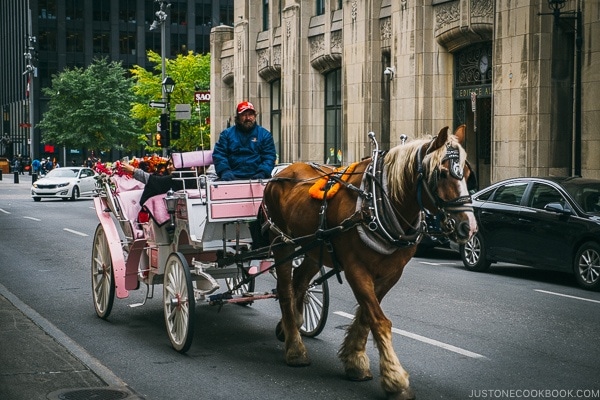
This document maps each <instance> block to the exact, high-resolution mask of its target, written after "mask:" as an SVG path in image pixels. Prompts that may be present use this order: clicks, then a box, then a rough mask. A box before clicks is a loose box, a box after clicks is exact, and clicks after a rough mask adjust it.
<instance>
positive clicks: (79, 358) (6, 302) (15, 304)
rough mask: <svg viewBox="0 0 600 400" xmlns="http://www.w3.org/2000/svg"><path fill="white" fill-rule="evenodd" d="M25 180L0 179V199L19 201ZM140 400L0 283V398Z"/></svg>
mask: <svg viewBox="0 0 600 400" xmlns="http://www.w3.org/2000/svg"><path fill="white" fill-rule="evenodd" d="M31 180H32V176H31V175H29V174H25V175H19V176H15V175H14V174H12V173H10V174H2V179H1V180H0V198H11V197H13V196H14V197H16V196H23V193H24V189H26V190H27V189H29V187H30V185H31ZM0 245H1V244H0ZM0 282H1V278H0ZM142 398H143V397H142V396H139V395H137V394H136V393H134V391H133V390H132V389H131V388H129V387H128V386H127V384H126V383H124V382H123V381H122V380H121V379H119V377H117V376H116V375H114V374H113V373H112V372H111V371H110V370H109V369H108V368H106V367H105V366H104V365H102V364H101V363H100V362H99V361H98V360H97V359H95V358H94V357H92V356H91V355H90V354H88V353H87V352H86V351H85V349H83V348H82V347H80V346H79V345H78V344H77V343H75V342H74V341H73V340H71V339H70V338H69V337H68V336H67V335H65V334H64V333H63V332H61V330H60V329H59V328H58V327H56V326H54V325H53V324H52V323H50V322H49V321H48V320H46V319H45V318H44V317H42V316H41V315H40V314H38V313H37V312H36V311H35V310H33V309H32V308H30V307H29V306H28V305H27V304H25V303H23V302H22V301H21V300H20V299H19V298H17V297H16V296H15V295H13V294H12V293H11V292H10V291H9V290H8V289H7V288H6V287H4V286H3V285H2V284H1V283H0V399H3V400H36V399H42V400H44V399H49V400H55V399H56V400H58V399H60V400H75V399H77V400H88V399H89V400H92V399H94V400H113V399H114V400H116V399H128V400H130V399H142Z"/></svg>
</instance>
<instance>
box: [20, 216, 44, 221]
mask: <svg viewBox="0 0 600 400" xmlns="http://www.w3.org/2000/svg"><path fill="white" fill-rule="evenodd" d="M23 218H26V219H30V220H32V221H41V219H39V218H33V217H23Z"/></svg>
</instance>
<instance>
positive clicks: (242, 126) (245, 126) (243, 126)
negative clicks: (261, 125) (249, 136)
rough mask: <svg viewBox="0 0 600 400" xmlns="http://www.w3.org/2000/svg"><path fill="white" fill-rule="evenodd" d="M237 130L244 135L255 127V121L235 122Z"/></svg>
mask: <svg viewBox="0 0 600 400" xmlns="http://www.w3.org/2000/svg"><path fill="white" fill-rule="evenodd" d="M235 125H236V126H237V128H238V129H239V130H240V131H242V132H245V133H248V132H250V131H251V130H252V129H254V126H256V121H236V123H235Z"/></svg>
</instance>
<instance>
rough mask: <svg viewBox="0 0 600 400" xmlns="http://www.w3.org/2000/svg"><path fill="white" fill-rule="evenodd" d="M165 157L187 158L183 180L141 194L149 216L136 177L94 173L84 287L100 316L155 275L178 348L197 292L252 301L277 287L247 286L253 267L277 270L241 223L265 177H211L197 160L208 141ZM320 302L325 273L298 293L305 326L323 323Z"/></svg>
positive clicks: (325, 297)
mask: <svg viewBox="0 0 600 400" xmlns="http://www.w3.org/2000/svg"><path fill="white" fill-rule="evenodd" d="M173 161H174V164H175V167H176V168H188V167H190V169H189V170H188V171H179V172H177V171H176V172H174V174H176V178H175V179H180V180H182V181H183V183H184V190H181V191H177V192H172V191H170V192H169V193H167V194H165V195H158V196H154V197H152V198H150V199H149V200H148V201H147V202H146V204H145V208H147V209H148V210H149V213H150V218H145V215H144V213H143V212H142V213H141V214H140V211H142V207H141V206H140V204H139V200H140V197H141V194H142V192H143V187H144V185H143V184H142V183H140V182H137V181H135V180H133V179H130V178H127V177H121V176H118V175H112V176H108V175H102V176H101V177H100V179H99V180H98V183H97V195H96V197H95V198H94V205H95V209H96V213H97V215H98V219H99V220H100V223H99V224H98V226H97V228H96V232H95V235H94V242H93V248H92V260H91V269H92V271H91V272H92V293H93V299H94V306H95V310H96V314H97V315H98V316H99V317H100V318H102V319H106V318H108V316H109V315H110V313H111V311H112V306H113V302H114V298H115V296H116V297H117V298H119V299H125V298H127V297H128V296H129V292H130V291H131V290H137V289H139V288H140V286H141V285H140V284H144V285H145V287H146V289H147V291H146V296H145V299H144V302H143V303H139V304H133V305H132V306H141V305H143V304H145V303H146V300H147V299H149V298H152V296H153V293H154V285H157V284H163V308H164V316H165V324H166V328H167V334H168V336H169V339H170V341H171V344H172V346H173V347H174V348H175V349H176V350H177V351H179V352H185V351H187V350H188V349H189V347H190V345H191V343H192V338H193V330H194V318H193V315H192V314H193V312H194V309H195V306H196V302H205V303H207V304H213V305H222V304H226V303H238V304H251V303H252V302H253V301H255V300H259V299H268V298H277V293H276V291H275V290H272V291H269V292H260V293H258V292H254V288H255V278H256V277H257V276H258V275H259V274H261V273H266V272H270V273H272V274H273V275H275V274H274V270H273V269H272V266H273V262H272V259H271V254H270V249H269V247H264V248H257V246H255V245H253V242H252V235H251V234H250V228H249V225H250V223H251V222H253V221H255V220H256V215H257V211H258V208H259V206H260V204H261V202H262V196H263V190H264V187H265V185H266V183H267V180H245V181H232V182H219V181H211V180H209V179H208V177H207V176H206V175H204V174H199V173H197V170H198V168H195V167H206V166H208V165H210V164H211V163H212V156H211V152H209V151H204V152H202V151H197V152H188V153H176V154H174V156H173ZM192 182H193V184H192ZM191 187H193V189H192V188H191ZM188 188H189V189H188ZM328 304H329V290H328V286H327V281H326V280H321V281H320V282H319V283H318V284H316V285H314V286H313V287H312V288H311V289H310V290H309V292H308V293H307V295H306V299H305V311H304V313H305V322H304V325H303V327H302V333H303V334H304V335H306V336H316V335H318V334H319V333H320V332H321V331H322V329H323V327H324V325H325V322H326V319H327V311H328Z"/></svg>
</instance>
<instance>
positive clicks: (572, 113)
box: [211, 0, 600, 187]
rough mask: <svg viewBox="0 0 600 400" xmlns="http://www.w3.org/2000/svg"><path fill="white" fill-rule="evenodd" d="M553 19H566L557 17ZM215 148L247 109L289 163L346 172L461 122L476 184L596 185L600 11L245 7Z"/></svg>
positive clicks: (595, 5) (359, 1)
mask: <svg viewBox="0 0 600 400" xmlns="http://www.w3.org/2000/svg"><path fill="white" fill-rule="evenodd" d="M551 6H555V7H556V8H557V10H558V11H557V12H555V11H554V10H553V9H551V8H550V7H551ZM211 55H212V83H211V85H212V87H211V99H212V100H211V122H212V129H213V131H212V140H213V143H214V141H216V140H217V139H218V135H219V132H220V131H221V130H222V129H223V128H225V127H226V126H227V125H228V124H231V123H232V118H233V110H234V108H235V104H236V103H237V102H239V101H241V100H249V101H251V102H253V103H254V104H255V106H256V107H257V108H258V110H259V123H260V124H261V125H263V126H265V127H266V128H268V129H270V130H271V131H272V133H273V135H274V137H275V140H276V145H277V148H278V154H279V160H280V162H293V161H315V162H321V163H325V162H326V163H332V164H345V163H349V162H352V161H355V160H359V159H360V158H362V157H365V156H369V155H370V154H371V147H370V143H369V141H368V138H367V134H368V132H371V131H372V132H374V133H375V134H376V137H377V139H378V141H379V143H380V148H382V149H387V148H390V147H393V146H396V145H398V144H399V143H400V136H401V135H402V134H406V135H408V136H409V137H420V136H423V135H435V134H436V133H437V132H438V131H439V130H440V129H441V128H443V127H444V126H450V127H451V129H454V128H456V127H457V126H458V125H460V124H463V123H465V124H466V125H467V130H468V135H467V142H466V144H465V147H466V149H467V152H468V154H469V159H470V161H471V163H472V164H473V165H474V166H475V167H476V170H477V175H478V178H479V182H480V187H482V186H485V185H487V184H489V183H491V182H495V181H497V180H500V179H502V178H507V177H512V176H526V175H540V176H548V175H572V174H578V175H579V174H580V175H583V176H586V177H595V178H600V157H597V156H596V154H598V149H599V148H600V134H599V133H598V130H597V129H596V127H597V126H599V125H600V101H599V100H598V93H600V74H599V72H598V71H600V3H599V2H598V1H592V0H566V1H558V0H550V1H548V0H524V1H519V2H514V1H510V0H496V1H493V0H317V1H312V0H311V1H306V0H235V1H234V26H233V27H227V26H218V27H214V28H213V29H212V32H211Z"/></svg>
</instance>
